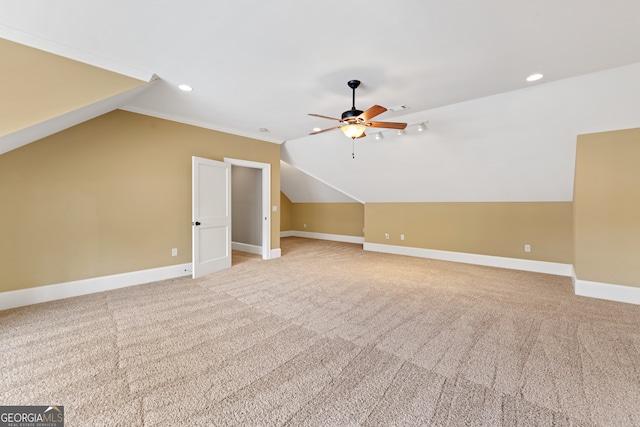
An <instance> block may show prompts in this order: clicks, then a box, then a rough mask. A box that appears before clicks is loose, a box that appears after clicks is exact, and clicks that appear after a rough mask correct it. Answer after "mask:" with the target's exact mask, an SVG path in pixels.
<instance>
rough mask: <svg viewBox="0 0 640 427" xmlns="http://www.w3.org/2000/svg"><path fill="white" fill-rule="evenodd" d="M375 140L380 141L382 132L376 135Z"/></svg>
mask: <svg viewBox="0 0 640 427" xmlns="http://www.w3.org/2000/svg"><path fill="white" fill-rule="evenodd" d="M376 139H377V140H381V139H382V132H378V133H376Z"/></svg>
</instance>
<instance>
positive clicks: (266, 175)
mask: <svg viewBox="0 0 640 427" xmlns="http://www.w3.org/2000/svg"><path fill="white" fill-rule="evenodd" d="M224 162H225V163H229V164H230V165H231V166H242V167H245V168H253V169H261V170H262V218H264V220H263V221H262V259H271V164H270V163H261V162H252V161H250V160H242V159H234V158H231V157H225V158H224ZM231 185H232V186H233V181H231ZM231 227H233V223H232V224H231Z"/></svg>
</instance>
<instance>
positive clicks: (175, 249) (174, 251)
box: [171, 248, 178, 256]
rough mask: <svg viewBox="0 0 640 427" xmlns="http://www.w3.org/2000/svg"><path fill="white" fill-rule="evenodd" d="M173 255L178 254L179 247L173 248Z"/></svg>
mask: <svg viewBox="0 0 640 427" xmlns="http://www.w3.org/2000/svg"><path fill="white" fill-rule="evenodd" d="M171 256H178V248H173V249H171Z"/></svg>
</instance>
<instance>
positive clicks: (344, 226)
mask: <svg viewBox="0 0 640 427" xmlns="http://www.w3.org/2000/svg"><path fill="white" fill-rule="evenodd" d="M291 213H292V215H291V228H290V229H291V230H295V231H308V232H312V233H324V234H340V235H343V236H358V237H361V236H363V235H364V234H363V232H362V229H363V227H364V206H363V205H362V204H361V203H293V204H292V208H291ZM304 224H306V225H307V226H306V228H305V227H304Z"/></svg>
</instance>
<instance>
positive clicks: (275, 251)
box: [269, 248, 282, 259]
mask: <svg viewBox="0 0 640 427" xmlns="http://www.w3.org/2000/svg"><path fill="white" fill-rule="evenodd" d="M281 256H282V250H281V249H280V248H277V249H271V252H270V254H269V259H275V258H280V257H281Z"/></svg>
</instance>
